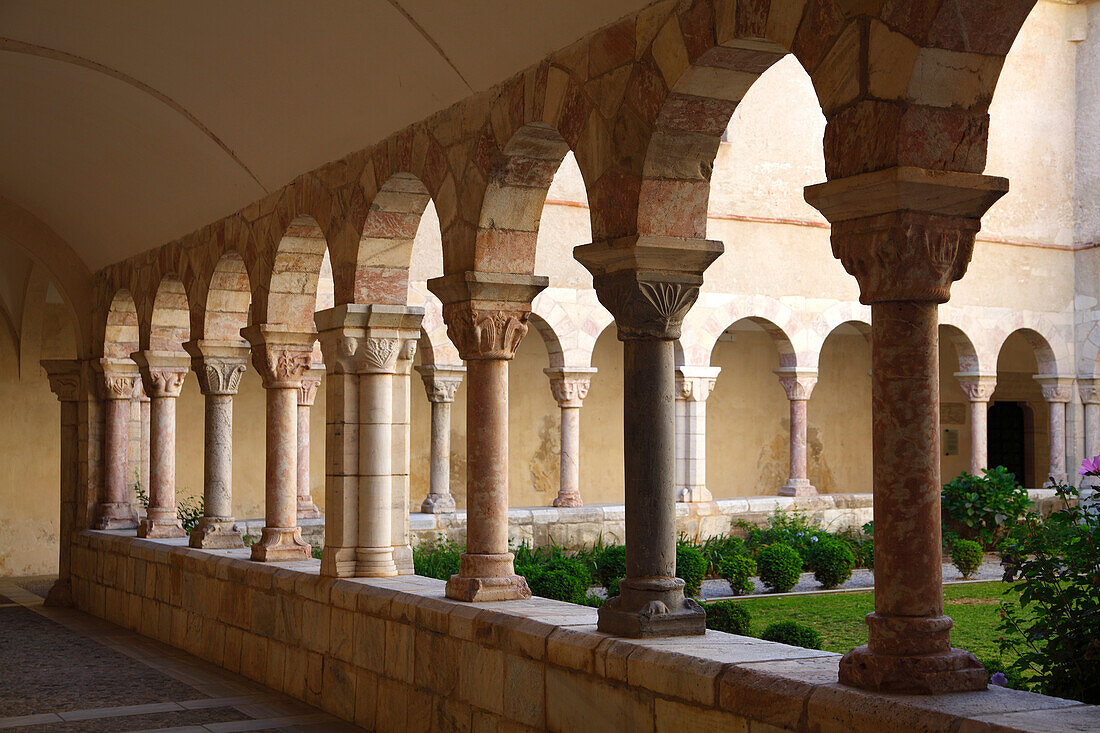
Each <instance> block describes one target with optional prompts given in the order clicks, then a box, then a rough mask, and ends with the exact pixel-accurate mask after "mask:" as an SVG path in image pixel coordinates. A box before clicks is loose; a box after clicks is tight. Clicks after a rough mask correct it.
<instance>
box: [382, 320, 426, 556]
mask: <svg viewBox="0 0 1100 733" xmlns="http://www.w3.org/2000/svg"><path fill="white" fill-rule="evenodd" d="M423 320H424V314H423V309H422V308H419V307H413V308H408V309H407V310H406V313H405V315H404V317H403V319H402V324H401V327H400V328H399V330H398V342H399V347H398V348H399V351H398V353H397V365H396V367H395V368H394V373H393V413H392V415H391V416H390V439H391V446H390V449H391V451H392V453H393V458H392V465H391V466H390V471H391V474H390V475H391V477H392V478H391V484H390V486H391V489H390V501H391V503H390V512H391V514H392V515H393V517H392V519H391V520H390V532H391V544H392V545H393V561H394V564H396V565H397V574H398V575H412V574H413V573H415V572H416V569H415V568H414V567H413V550H412V542H411V540H410V535H409V507H410V506H411V503H412V498H411V496H410V489H409V465H410V463H411V460H412V453H411V445H410V435H409V429H410V427H411V417H410V414H411V412H412V370H413V360H414V359H415V358H416V345H417V342H418V341H419V339H420V322H421V321H423Z"/></svg>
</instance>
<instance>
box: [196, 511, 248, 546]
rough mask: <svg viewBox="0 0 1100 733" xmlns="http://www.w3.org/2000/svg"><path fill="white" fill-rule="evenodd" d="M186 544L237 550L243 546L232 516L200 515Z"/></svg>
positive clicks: (242, 540) (242, 539) (241, 537)
mask: <svg viewBox="0 0 1100 733" xmlns="http://www.w3.org/2000/svg"><path fill="white" fill-rule="evenodd" d="M187 544H188V545H190V546H191V547H198V548H201V549H204V550H237V549H240V548H242V547H244V538H243V536H242V535H241V531H240V530H239V529H237V527H236V526H235V525H234V523H233V518H232V517H200V518H199V523H198V524H196V525H195V528H194V529H193V530H191V535H190V539H189V540H188V542H187Z"/></svg>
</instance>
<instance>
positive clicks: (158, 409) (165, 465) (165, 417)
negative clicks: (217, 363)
mask: <svg viewBox="0 0 1100 733" xmlns="http://www.w3.org/2000/svg"><path fill="white" fill-rule="evenodd" d="M131 356H132V358H133V359H134V361H135V362H137V365H138V368H139V369H140V370H141V381H142V385H143V386H144V388H145V394H147V395H149V399H150V402H151V404H150V410H149V415H150V418H149V428H150V429H149V508H148V510H147V511H146V516H145V519H143V520H142V521H141V524H140V525H139V526H138V537H184V536H186V532H184V531H183V527H182V526H181V525H180V520H179V516H178V515H177V513H176V398H177V397H179V395H180V390H181V389H183V380H184V378H185V377H186V376H187V370H188V367H189V365H190V360H189V359H188V358H187V357H186V356H184V355H182V354H177V353H174V352H163V351H138V352H135V353H134V354H132V355H131Z"/></svg>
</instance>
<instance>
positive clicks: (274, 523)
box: [241, 324, 315, 562]
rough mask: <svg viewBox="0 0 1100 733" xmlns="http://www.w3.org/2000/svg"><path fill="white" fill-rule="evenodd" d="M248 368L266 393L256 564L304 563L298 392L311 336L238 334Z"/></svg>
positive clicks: (274, 330) (258, 328)
mask: <svg viewBox="0 0 1100 733" xmlns="http://www.w3.org/2000/svg"><path fill="white" fill-rule="evenodd" d="M241 335H242V336H244V337H245V339H247V340H248V342H249V343H250V344H251V346H252V365H253V366H254V367H255V369H256V372H257V373H258V374H259V375H260V378H261V379H262V380H263V385H264V389H265V390H266V391H267V435H266V457H265V458H266V460H265V476H264V484H265V497H264V498H265V509H264V528H263V530H262V532H261V535H260V539H259V541H258V542H256V544H254V545H252V559H253V560H257V561H260V562H267V561H275V562H279V561H284V560H305V559H308V558H309V557H310V547H309V545H308V544H306V542H305V540H303V539H302V530H301V529H300V528H299V527H298V509H297V504H298V388H299V387H301V385H302V377H304V376H305V374H306V372H307V371H308V370H309V367H310V363H311V361H312V356H313V342H314V338H315V337H314V333H313V331H312V330H311V331H305V330H303V329H301V328H294V327H289V326H283V325H278V324H254V325H252V326H249V327H248V328H242V329H241Z"/></svg>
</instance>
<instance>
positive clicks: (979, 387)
mask: <svg viewBox="0 0 1100 733" xmlns="http://www.w3.org/2000/svg"><path fill="white" fill-rule="evenodd" d="M959 386H960V387H961V388H962V391H963V393H964V394H965V395H966V399H967V400H968V401H970V402H989V400H991V399H992V398H993V392H994V391H995V390H996V389H997V380H996V379H966V378H963V377H960V378H959Z"/></svg>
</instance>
